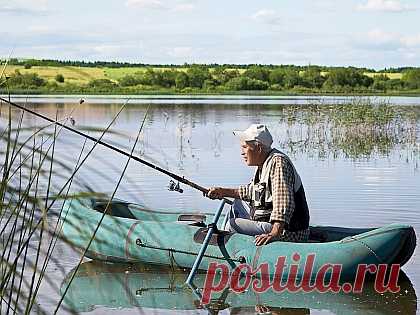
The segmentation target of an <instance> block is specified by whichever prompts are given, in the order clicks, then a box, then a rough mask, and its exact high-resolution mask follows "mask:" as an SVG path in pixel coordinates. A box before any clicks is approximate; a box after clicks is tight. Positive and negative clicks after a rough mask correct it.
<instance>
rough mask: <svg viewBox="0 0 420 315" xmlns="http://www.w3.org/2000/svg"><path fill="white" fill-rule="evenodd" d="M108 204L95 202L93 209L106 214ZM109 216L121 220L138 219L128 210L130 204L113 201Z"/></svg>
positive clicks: (108, 212)
mask: <svg viewBox="0 0 420 315" xmlns="http://www.w3.org/2000/svg"><path fill="white" fill-rule="evenodd" d="M107 204H108V202H107V201H105V202H101V201H95V202H94V204H93V209H94V210H96V211H98V212H101V213H104V212H105V209H106V206H107ZM107 214H108V215H111V216H114V217H119V218H127V219H136V217H135V216H134V215H133V213H132V212H131V211H130V209H129V208H128V204H127V203H124V202H118V201H112V202H111V203H110V209H108V211H107Z"/></svg>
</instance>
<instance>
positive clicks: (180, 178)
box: [0, 97, 232, 204]
mask: <svg viewBox="0 0 420 315" xmlns="http://www.w3.org/2000/svg"><path fill="white" fill-rule="evenodd" d="M0 100H1V101H3V102H5V103H7V104H9V105H12V106H14V107H16V108H19V109H20V110H23V111H25V112H27V113H29V114H32V115H34V116H36V117H39V118H42V119H44V120H46V121H49V122H50V123H52V124H55V125H57V126H60V127H62V128H64V129H66V130H68V131H71V132H73V133H76V134H78V135H79V136H82V137H84V138H86V139H89V140H91V141H93V142H96V143H98V144H100V145H102V146H104V147H106V148H108V149H111V150H113V151H115V152H118V153H120V154H122V155H125V156H127V157H130V158H131V159H133V160H135V161H137V162H140V163H142V164H143V165H146V166H148V167H150V168H153V169H154V170H156V171H158V172H161V173H163V174H165V175H168V176H169V177H172V178H173V179H175V180H176V181H178V183H175V182H173V181H170V183H169V190H171V191H177V192H179V193H182V192H183V190H182V189H181V188H180V186H179V183H182V184H185V185H188V186H190V187H192V188H194V189H197V190H199V191H201V192H202V193H203V194H204V195H206V194H207V193H208V191H209V189H207V188H205V187H203V186H200V185H198V184H196V183H193V182H192V181H189V180H188V179H186V178H184V176H179V175H177V174H174V173H172V172H169V171H167V170H165V169H163V168H161V167H159V166H157V165H154V164H152V163H150V162H148V161H146V160H144V159H141V158H139V157H138V156H135V155H131V154H129V153H127V152H125V151H124V150H121V149H119V148H117V147H115V146H113V145H111V144H108V143H106V142H103V141H102V140H100V139H97V138H95V137H92V136H89V135H87V134H85V133H83V132H81V131H79V130H77V129H74V128H72V127H69V126H67V125H64V124H62V123H60V122H58V121H55V120H53V119H51V118H49V117H47V116H44V115H42V114H39V113H37V112H35V111H33V110H30V109H28V108H26V107H24V106H21V105H19V104H16V103H14V102H12V101H9V100H7V99H5V98H3V97H0ZM223 200H225V202H226V203H228V204H232V201H231V200H229V199H226V198H224V199H223Z"/></svg>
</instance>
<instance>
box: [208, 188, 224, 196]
mask: <svg viewBox="0 0 420 315" xmlns="http://www.w3.org/2000/svg"><path fill="white" fill-rule="evenodd" d="M206 197H208V198H210V199H223V197H225V189H224V188H222V187H211V188H210V189H209V191H208V192H207V194H206Z"/></svg>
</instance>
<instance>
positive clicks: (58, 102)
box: [3, 96, 420, 314]
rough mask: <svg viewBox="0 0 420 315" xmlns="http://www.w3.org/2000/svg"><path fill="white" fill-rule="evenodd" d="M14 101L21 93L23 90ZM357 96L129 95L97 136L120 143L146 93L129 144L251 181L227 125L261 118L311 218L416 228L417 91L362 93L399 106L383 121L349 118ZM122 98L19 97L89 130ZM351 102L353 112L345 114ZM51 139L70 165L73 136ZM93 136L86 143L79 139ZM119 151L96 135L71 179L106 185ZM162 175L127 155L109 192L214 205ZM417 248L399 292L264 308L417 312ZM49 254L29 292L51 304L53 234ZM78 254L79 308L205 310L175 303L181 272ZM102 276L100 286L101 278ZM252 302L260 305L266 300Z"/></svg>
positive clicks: (182, 169) (65, 263)
mask: <svg viewBox="0 0 420 315" xmlns="http://www.w3.org/2000/svg"><path fill="white" fill-rule="evenodd" d="M17 101H19V103H21V104H22V103H24V102H23V100H22V99H17ZM349 101H350V102H351V103H353V105H348V107H347V109H348V110H347V109H346V108H343V107H340V105H338V104H344V103H347V102H349ZM359 101H360V100H359V99H357V98H350V99H348V98H341V99H339V98H335V99H332V98H329V97H327V98H315V99H314V98H302V97H300V98H297V97H296V98H295V97H289V98H288V97H283V98H252V97H245V98H243V99H241V97H233V98H222V97H217V98H210V99H209V98H205V99H203V98H201V99H197V98H191V99H186V98H185V97H184V98H175V99H172V100H171V99H169V97H167V96H162V97H160V98H159V97H155V98H154V99H145V98H143V99H141V101H139V100H138V99H137V100H134V101H129V102H128V104H127V105H126V106H125V108H124V109H123V111H122V112H121V114H120V115H119V117H118V118H117V120H116V121H115V122H114V123H113V124H112V126H111V130H112V133H111V134H107V135H105V137H104V141H107V142H110V143H113V144H115V145H118V146H120V147H123V148H125V149H126V150H127V151H129V150H130V149H131V146H132V145H133V144H134V141H135V138H136V135H137V132H138V130H139V128H140V126H141V123H142V121H143V119H144V116H145V114H146V111H147V108H148V106H149V104H150V107H149V109H148V111H147V116H146V120H145V125H144V127H143V130H142V132H141V136H140V142H139V144H138V145H137V147H136V148H135V151H134V152H135V154H137V155H142V157H143V158H144V159H146V160H149V161H152V162H154V163H156V164H158V165H159V166H161V167H164V168H166V169H168V170H170V171H172V172H174V173H176V174H178V175H182V176H185V178H187V179H189V180H191V181H193V182H195V183H197V184H199V185H201V186H204V187H209V186H227V187H236V186H237V185H240V184H245V183H248V182H249V180H250V178H251V177H252V174H253V169H252V168H250V167H247V166H246V165H245V164H244V163H243V161H242V159H241V157H240V148H239V142H238V139H237V138H236V137H235V136H234V135H233V133H232V131H233V130H242V129H245V128H247V127H248V126H249V125H250V124H252V123H264V124H266V125H268V127H269V129H270V131H271V133H272V134H273V138H274V144H273V145H274V146H275V147H276V148H278V149H280V150H282V151H283V152H285V153H287V154H288V155H289V156H290V157H291V158H292V160H293V161H294V164H295V166H296V169H297V170H298V172H299V173H300V176H301V178H302V181H303V183H304V186H305V191H306V194H307V200H308V204H309V207H310V215H311V224H314V225H334V226H347V227H376V226H381V225H386V224H390V223H405V224H410V225H412V226H414V228H415V230H416V232H417V231H419V230H420V220H419V219H418V218H419V216H418V213H419V211H420V169H419V162H420V98H386V99H385V98H370V99H369V102H371V103H372V104H373V105H372V108H374V109H375V108H376V107H375V106H376V105H374V104H379V103H380V104H383V103H386V104H388V105H387V106H388V107H390V108H391V110H392V111H393V113H394V114H395V112H396V111H398V113H399V114H398V115H397V114H395V115H396V117H397V118H396V119H393V120H386V119H385V121H380V119H381V117H379V116H378V117H377V119H376V120H373V121H369V120H365V121H364V122H361V121H357V120H355V121H352V119H355V117H358V115H360V108H359V107H358V106H357V104H358V102H359ZM364 101H366V99H364ZM124 103H125V100H124V99H116V98H114V99H112V100H110V99H107V98H102V99H101V98H98V97H93V98H91V99H90V98H85V102H84V103H83V104H81V105H80V104H78V98H73V99H66V98H44V97H43V98H36V99H29V100H28V102H27V106H30V107H31V108H32V109H34V110H36V111H37V112H39V113H42V114H45V115H47V116H49V117H52V118H53V117H55V115H56V113H57V115H58V117H59V119H63V118H65V117H68V116H72V118H73V119H74V122H75V125H74V128H77V129H79V130H81V131H84V132H88V133H89V134H90V135H92V136H95V137H98V136H99V135H100V133H99V132H98V131H97V130H99V129H103V128H106V127H107V126H108V124H109V123H110V122H111V120H112V118H113V117H114V116H115V115H116V114H117V112H118V110H119V109H120V108H121V106H123V104H124ZM399 105H404V106H399ZM4 106H5V105H4V104H3V111H4ZM350 111H354V115H348V112H350ZM346 112H347V114H346ZM368 114H369V113H366V115H368ZM362 116H363V115H362ZM342 117H345V118H342ZM43 124H45V123H44V122H42V121H41V120H39V119H35V118H34V117H31V116H30V115H25V116H24V119H23V125H24V126H41V125H43ZM58 139H59V140H58V142H57V145H56V159H57V160H60V161H63V162H64V163H65V164H67V165H73V166H74V165H75V163H76V161H77V158H78V155H79V153H80V151H81V149H82V146H83V143H84V142H83V138H81V137H79V136H77V135H74V134H71V133H70V132H68V131H63V132H62V133H61V134H60V136H59V138H58ZM91 146H92V144H90V143H87V148H89V147H91ZM85 150H87V149H86V148H85ZM126 160H127V158H126V157H124V156H121V155H119V154H118V153H115V152H113V151H111V150H109V149H105V148H101V147H97V148H96V149H95V151H94V152H93V153H92V155H91V156H90V157H89V159H88V160H87V162H86V164H85V165H84V166H83V167H82V169H81V170H80V172H79V173H78V175H77V178H76V181H75V183H74V185H73V188H72V189H73V191H75V192H78V191H83V190H86V187H90V188H91V189H92V190H94V191H96V192H104V193H107V194H111V193H112V192H113V191H114V189H115V187H116V184H117V182H118V179H119V176H120V174H121V171H122V169H123V167H124V164H125V162H126ZM57 167H59V166H57ZM62 174H65V172H64V171H63V172H62ZM169 179H170V178H168V177H167V176H165V175H162V174H160V173H158V172H156V171H154V170H152V169H149V168H147V167H145V166H143V165H141V164H139V163H136V162H134V161H133V162H130V164H129V166H128V169H127V171H126V174H125V176H124V178H123V180H122V182H121V184H120V186H119V188H118V190H117V192H116V196H117V197H119V198H121V199H125V200H129V201H132V202H141V203H144V204H146V205H147V206H148V207H150V208H153V209H164V210H166V209H168V210H177V211H185V210H187V211H197V212H214V211H215V210H216V209H217V208H218V205H219V202H218V201H211V200H209V199H206V198H204V197H203V196H202V194H201V193H200V192H198V191H195V190H193V189H191V188H189V187H187V186H183V187H182V188H183V189H184V193H182V194H180V193H177V192H171V191H169V190H168V188H167V186H168V182H169ZM62 181H63V179H60V178H57V179H56V181H55V182H54V183H55V185H56V186H57V187H59V186H60V185H59V184H60V183H61V182H62ZM44 184H45V183H44ZM181 186H182V185H181ZM419 253H420V249H419V247H417V249H416V252H415V254H414V255H413V257H412V258H411V260H410V261H409V262H408V263H407V264H406V265H405V266H404V267H403V270H404V272H405V274H406V276H407V278H408V280H407V281H406V282H404V292H405V293H402V294H400V295H398V296H389V295H388V296H386V298H384V297H383V296H375V294H370V295H369V294H366V295H363V296H356V297H349V296H339V297H336V296H334V295H328V294H327V295H322V296H311V297H308V296H303V297H301V296H295V297H288V298H287V299H286V298H283V300H282V301H283V302H284V303H283V302H282V303H280V306H279V305H277V306H276V305H272V309H271V311H272V313H273V314H275V313H276V312H277V314H309V313H310V314H393V313H396V312H399V313H401V314H415V313H416V312H417V297H416V291H417V295H419V294H420V293H419V291H420V258H419ZM54 255H56V257H58V258H59V259H58V260H57V261H56V262H54V263H51V264H50V265H49V267H48V271H49V274H50V275H51V278H52V279H53V283H52V284H51V283H50V284H43V286H42V287H41V291H40V298H39V304H40V306H41V308H44V309H46V310H47V311H49V310H52V309H53V308H54V305H55V304H54V303H56V301H57V300H58V299H59V296H60V295H59V289H58V288H59V287H60V286H61V284H62V282H63V281H64V279H65V276H66V275H67V274H68V273H69V272H70V271H71V269H72V268H74V266H76V264H77V262H78V258H79V255H78V254H77V253H75V252H73V251H72V250H70V249H69V248H68V246H67V245H65V244H63V243H59V244H58V245H57V247H56V249H55V253H54ZM84 264H85V265H84V266H83V270H84V274H82V275H83V276H84V277H85V278H78V280H79V282H77V281H75V283H76V284H77V283H79V284H80V285H81V287H80V288H81V289H80V290H82V288H85V289H86V290H90V291H89V292H90V293H89V294H87V293H86V295H85V296H84V294H83V292H82V291H80V292H79V295H80V296H78V295H77V292H78V291H77V290H76V291H74V292H73V293H71V295H69V296H71V297H73V300H72V303H76V304H77V301H78V300H77V299H80V301H79V306H80V308H77V307H76V310H77V311H80V312H82V313H84V312H86V314H105V313H106V314H131V313H136V314H137V313H140V314H143V313H145V314H149V313H151V312H153V313H155V314H174V313H181V312H182V313H184V312H185V313H188V314H194V313H202V314H206V313H207V311H205V310H202V309H194V308H193V307H190V308H185V307H184V308H182V307H183V305H184V304H182V303H181V302H182V301H184V300H183V299H184V298H185V299H186V297H185V296H184V295H185V292H183V291H182V292H178V291H176V290H171V289H170V288H171V285H173V283H182V281H183V280H182V279H181V280H180V279H179V277H181V278H182V277H183V276H182V275H181V276H180V275H176V276H170V275H167V274H166V273H162V272H159V271H156V270H154V271H150V272H147V273H144V271H143V270H142V271H139V270H133V269H132V268H131V269H130V267H126V268H128V269H124V268H123V267H122V266H117V267H110V266H104V265H95V264H92V263H84ZM110 275H111V276H110ZM81 277H82V276H81ZM174 277H175V278H177V279H175V280H176V281H174ZM83 279H84V280H83ZM82 280H83V281H85V282H83V281H82ZM123 284H124V285H123ZM84 285H85V286H86V287H84ZM108 287H109V288H110V289H109V290H107V289H105V288H108ZM136 288H137V291H136V290H135V289H136ZM140 288H141V289H142V290H145V291H144V292H146V293H145V294H144V295H142V296H141V297H139V296H138V295H137V297H138V300H136V299H135V298H134V299H133V297H132V296H130V295H127V294H123V293H122V292H121V291H122V290H123V291H124V290H125V291H127V290H129V291H130V290H131V291H133V290H134V291H136V292H135V293H138V292H140V291H138V290H139V289H140ZM165 288H166V289H165ZM147 289H149V290H147ZM92 291H93V292H95V291H96V292H97V293H98V294H97V295H95V294H93V293H92ZM81 292H82V293H81ZM110 292H112V293H113V294H109V293H110ZM142 292H143V291H141V292H140V293H142ZM106 293H108V294H106ZM92 294H93V295H92ZM87 296H89V298H87ZM275 299H276V297H274V300H275ZM227 300H229V299H227ZM136 301H137V302H136ZM153 301H154V302H153ZM177 301H178V302H179V303H178V304H177V303H176V302H177ZM268 301H270V299H268ZM88 302H89V303H90V305H89V303H88ZM142 303H143V304H142ZM153 303H155V304H153ZM255 304H260V303H259V301H258V299H257V300H255V301H254V300H253V298H252V297H249V298H247V299H239V300H235V301H233V302H231V304H230V306H229V305H226V307H225V308H224V309H223V310H221V311H220V314H254V313H255ZM261 304H266V305H267V306H270V305H268V304H269V303H268V302H265V303H261ZM340 305H341V306H340ZM343 305H345V307H343ZM142 306H143V307H142ZM175 308H176V309H175ZM260 311H262V310H261V309H260ZM66 312H70V311H65V310H64V309H63V310H62V311H61V312H60V313H66ZM417 313H418V312H417Z"/></svg>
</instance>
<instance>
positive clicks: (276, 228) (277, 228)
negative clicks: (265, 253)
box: [254, 222, 284, 246]
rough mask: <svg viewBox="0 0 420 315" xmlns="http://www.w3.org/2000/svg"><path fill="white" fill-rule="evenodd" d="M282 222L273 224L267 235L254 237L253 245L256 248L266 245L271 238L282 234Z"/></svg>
mask: <svg viewBox="0 0 420 315" xmlns="http://www.w3.org/2000/svg"><path fill="white" fill-rule="evenodd" d="M283 229H284V222H275V223H273V227H272V228H271V232H270V233H268V234H261V235H257V236H256V237H255V240H254V243H255V245H256V246H261V245H266V244H268V243H269V242H270V241H271V240H272V239H273V238H276V237H278V236H280V235H282V234H283Z"/></svg>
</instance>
